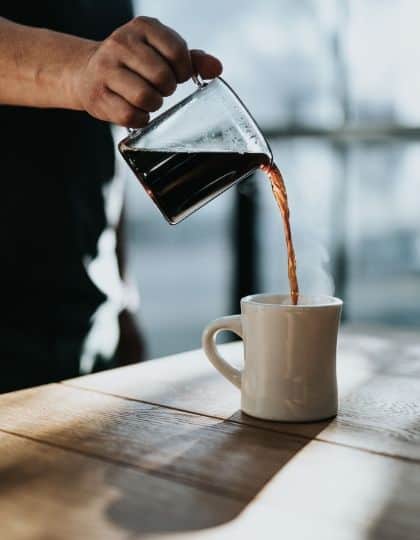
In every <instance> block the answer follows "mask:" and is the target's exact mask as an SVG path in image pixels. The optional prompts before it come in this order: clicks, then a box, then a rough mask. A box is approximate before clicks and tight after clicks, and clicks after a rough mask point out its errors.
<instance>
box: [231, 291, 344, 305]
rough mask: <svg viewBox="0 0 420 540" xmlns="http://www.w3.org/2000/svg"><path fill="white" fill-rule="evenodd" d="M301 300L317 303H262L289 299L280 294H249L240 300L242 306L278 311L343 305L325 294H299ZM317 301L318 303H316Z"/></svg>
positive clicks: (288, 296) (288, 295)
mask: <svg viewBox="0 0 420 540" xmlns="http://www.w3.org/2000/svg"><path fill="white" fill-rule="evenodd" d="M299 296H302V297H303V298H312V299H316V300H317V302H316V303H314V304H296V305H294V304H292V303H290V304H279V303H273V302H264V301H263V300H264V298H270V297H278V298H280V299H290V294H281V293H258V294H249V295H248V296H244V297H243V298H241V305H242V304H251V305H253V306H259V307H261V308H265V307H267V308H278V309H317V308H328V307H330V308H331V307H339V306H342V305H343V300H341V298H337V297H336V296H329V295H327V294H299ZM318 300H319V302H318Z"/></svg>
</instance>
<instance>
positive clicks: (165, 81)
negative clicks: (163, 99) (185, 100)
mask: <svg viewBox="0 0 420 540" xmlns="http://www.w3.org/2000/svg"><path fill="white" fill-rule="evenodd" d="M154 83H155V84H156V86H157V87H158V88H159V89H160V90H161V91H162V92H163V95H165V96H166V95H170V94H172V93H173V92H174V91H175V88H176V81H175V80H174V77H173V75H172V74H171V73H170V72H169V70H168V69H157V70H156V73H155V78H154Z"/></svg>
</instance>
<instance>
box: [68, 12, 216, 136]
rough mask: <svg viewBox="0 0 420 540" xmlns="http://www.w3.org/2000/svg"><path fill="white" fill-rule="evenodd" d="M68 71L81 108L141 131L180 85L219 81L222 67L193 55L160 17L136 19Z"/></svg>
mask: <svg viewBox="0 0 420 540" xmlns="http://www.w3.org/2000/svg"><path fill="white" fill-rule="evenodd" d="M70 72H71V74H72V75H71V84H70V87H71V92H72V94H73V96H74V101H75V103H76V107H77V108H79V109H82V110H85V111H87V112H88V113H89V114H91V115H92V116H94V117H96V118H99V119H100V120H106V121H109V122H113V123H115V124H119V125H122V126H125V127H132V128H138V127H142V126H145V125H146V124H147V122H148V121H149V113H151V112H154V111H156V110H158V109H159V108H160V107H161V105H162V103H163V98H164V97H166V96H169V95H171V94H172V93H173V92H174V91H175V89H176V87H177V84H178V83H182V82H185V81H187V80H188V79H189V78H190V77H191V76H192V75H193V74H194V73H198V74H199V75H200V76H201V77H203V78H204V79H211V78H214V77H217V76H218V75H220V73H221V72H222V64H221V63H220V61H219V60H218V59H217V58H215V57H214V56H211V55H209V54H206V53H205V52H204V51H198V50H192V51H189V49H188V46H187V44H186V42H185V41H184V40H183V38H182V37H181V36H180V35H178V34H177V33H176V32H175V31H174V30H172V29H171V28H168V27H167V26H165V25H164V24H162V23H161V22H159V21H158V20H157V19H153V18H150V17H136V18H135V19H133V20H132V21H130V22H129V23H127V24H125V25H124V26H121V27H120V28H118V29H117V30H115V32H113V33H112V34H111V35H110V36H109V37H108V38H107V39H105V40H104V41H103V42H99V43H95V42H88V45H87V46H86V47H85V48H83V50H82V51H81V52H80V53H79V56H78V58H77V60H76V61H75V62H74V63H73V69H72V70H71V71H70Z"/></svg>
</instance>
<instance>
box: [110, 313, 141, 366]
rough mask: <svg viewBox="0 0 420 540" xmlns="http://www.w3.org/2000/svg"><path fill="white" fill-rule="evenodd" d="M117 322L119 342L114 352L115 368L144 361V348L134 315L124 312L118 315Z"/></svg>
mask: <svg viewBox="0 0 420 540" xmlns="http://www.w3.org/2000/svg"><path fill="white" fill-rule="evenodd" d="M118 322H119V325H120V340H119V343H118V347H117V351H116V357H117V366H127V365H129V364H136V363H137V362H143V361H144V360H145V359H146V346H145V342H144V338H143V336H142V333H141V331H140V329H139V327H138V325H137V322H136V320H135V317H134V315H133V314H132V313H130V312H129V311H127V310H124V311H122V312H121V313H120V315H119V319H118Z"/></svg>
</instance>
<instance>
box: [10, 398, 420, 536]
mask: <svg viewBox="0 0 420 540" xmlns="http://www.w3.org/2000/svg"><path fill="white" fill-rule="evenodd" d="M20 394H21V393H20ZM41 394H43V392H40V393H39V395H38V398H39V400H40V401H39V405H38V406H36V403H35V401H36V400H34V399H33V400H32V403H31V404H30V402H29V401H28V408H30V409H31V410H32V409H34V408H38V410H39V407H41V409H42V408H43V410H44V417H45V418H47V417H48V415H49V416H50V421H51V423H53V424H54V422H55V421H56V419H55V418H54V417H55V415H51V409H50V403H49V402H48V400H45V401H44V397H45V396H42V397H41ZM16 395H17V394H15V397H16ZM42 403H43V405H42ZM15 406H16V407H17V402H15ZM81 407H83V402H82V403H81ZM16 412H17V413H19V414H20V413H22V411H21V410H19V408H17V409H16ZM16 418H18V416H17V417H16ZM40 420H42V418H41V419H40ZM43 422H44V421H43V420H42V422H41V425H42V424H43ZM95 422H96V420H95ZM45 428H46V426H45V425H44V427H43V428H41V432H45ZM71 429H72V428H71V423H69V422H67V423H65V424H64V426H63V430H70V432H71ZM82 431H83V430H82ZM74 434H75V432H73V435H74ZM275 436H276V437H278V438H283V436H282V435H280V434H275ZM118 441H119V443H120V446H124V445H125V444H127V442H126V439H125V438H124V437H123V436H122V434H119V435H117V438H116V440H115V447H117V446H118V444H117V442H118ZM163 442H164V441H163ZM65 443H67V442H66V439H65V438H64V439H61V440H60V444H65ZM262 466H263V463H262V462H261V461H255V462H254V463H253V464H251V463H248V469H252V468H255V469H257V468H259V467H262ZM249 472H250V473H251V474H252V471H251V470H250V471H249ZM229 481H230V480H229V479H227V480H226V482H229ZM419 494H420V465H418V464H415V463H409V462H405V461H401V460H398V459H394V458H387V457H383V456H379V455H375V454H370V453H367V452H364V451H359V450H355V449H352V448H346V447H342V446H339V445H331V444H327V443H323V442H318V441H312V442H309V443H308V444H307V445H306V446H304V447H303V448H302V449H301V450H300V451H298V452H297V453H295V455H294V456H293V457H292V459H290V460H289V461H288V462H287V463H285V464H283V466H282V467H281V468H280V469H279V470H278V471H277V472H276V473H275V474H274V475H273V476H272V478H271V480H270V481H269V482H268V483H267V484H266V485H265V486H264V487H262V488H261V489H260V490H259V491H258V493H255V496H254V497H252V499H250V500H249V504H246V503H245V502H244V501H235V500H234V499H232V498H230V497H223V496H221V495H220V494H214V493H209V492H204V491H203V490H202V489H198V488H196V487H192V486H189V485H186V484H185V483H183V482H178V481H176V480H175V481H174V480H171V479H168V478H160V477H155V476H153V475H150V474H146V473H144V472H142V471H139V470H136V469H133V468H132V467H127V465H119V464H116V463H114V462H112V463H111V462H107V461H104V460H103V459H102V458H97V457H92V456H87V455H85V454H81V453H80V452H79V451H77V452H76V451H74V450H66V449H62V448H58V447H55V446H50V445H49V444H48V445H47V444H46V443H40V442H37V441H33V440H28V439H25V438H22V437H18V436H13V435H9V434H4V433H0V523H1V538H2V539H3V538H4V539H5V540H22V539H23V540H26V539H28V540H29V539H31V540H34V539H40V540H41V539H42V540H44V539H50V538H51V539H59V540H60V539H63V540H66V539H74V538H77V539H81V540H84V539H89V540H94V539H101V540H102V539H105V540H106V539H108V538H109V539H114V538H115V539H116V538H118V539H119V538H124V539H134V538H150V539H151V538H153V539H154V540H163V539H165V540H175V539H177V540H247V539H254V538H264V540H271V539H273V540H277V539H278V538H287V539H288V540H305V539H308V540H309V539H314V538H315V539H317V538H322V539H323V540H336V539H340V540H360V539H369V540H417V539H418V538H419V537H420V520H419V518H418V516H419V514H420V495H419Z"/></svg>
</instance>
